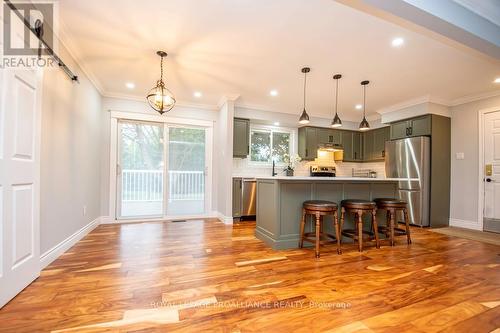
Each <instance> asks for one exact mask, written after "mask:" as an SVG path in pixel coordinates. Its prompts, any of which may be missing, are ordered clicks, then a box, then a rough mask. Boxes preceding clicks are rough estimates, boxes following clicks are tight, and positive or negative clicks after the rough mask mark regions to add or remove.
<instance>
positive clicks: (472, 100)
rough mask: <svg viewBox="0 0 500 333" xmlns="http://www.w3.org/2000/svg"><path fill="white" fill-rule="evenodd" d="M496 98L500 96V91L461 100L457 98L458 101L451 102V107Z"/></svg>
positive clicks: (461, 98)
mask: <svg viewBox="0 0 500 333" xmlns="http://www.w3.org/2000/svg"><path fill="white" fill-rule="evenodd" d="M496 96H500V89H499V90H495V91H490V92H487V93H481V94H475V95H469V96H464V97H460V98H457V99H454V100H453V101H451V103H450V104H449V106H457V105H461V104H466V103H470V102H475V101H479V100H482V99H485V98H491V97H496Z"/></svg>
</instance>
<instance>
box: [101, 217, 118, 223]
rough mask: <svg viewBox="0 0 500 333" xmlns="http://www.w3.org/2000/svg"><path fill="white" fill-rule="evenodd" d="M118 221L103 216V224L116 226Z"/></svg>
mask: <svg viewBox="0 0 500 333" xmlns="http://www.w3.org/2000/svg"><path fill="white" fill-rule="evenodd" d="M114 223H116V220H113V218H112V217H110V216H101V224H114Z"/></svg>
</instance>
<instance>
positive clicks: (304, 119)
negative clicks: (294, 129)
mask: <svg viewBox="0 0 500 333" xmlns="http://www.w3.org/2000/svg"><path fill="white" fill-rule="evenodd" d="M299 124H309V115H308V114H307V112H306V109H304V111H302V114H301V115H300V119H299Z"/></svg>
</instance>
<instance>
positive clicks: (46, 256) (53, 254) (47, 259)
mask: <svg viewBox="0 0 500 333" xmlns="http://www.w3.org/2000/svg"><path fill="white" fill-rule="evenodd" d="M101 220H102V217H98V218H96V219H95V220H93V221H91V222H90V223H89V224H87V225H86V226H84V227H83V228H81V229H80V230H77V231H76V232H75V233H74V234H72V235H71V236H69V237H68V238H66V239H65V240H63V241H62V242H60V243H59V244H57V245H56V246H54V247H53V248H51V249H50V250H48V251H46V252H45V253H43V254H42V255H41V256H40V270H43V269H44V268H45V267H47V266H48V265H50V264H51V263H52V262H53V261H54V260H56V259H57V258H59V257H60V256H61V254H63V253H64V252H66V251H67V250H68V249H69V248H71V247H72V246H73V245H75V244H76V243H78V241H79V240H81V239H82V238H83V237H85V236H86V235H87V234H88V233H90V232H91V231H92V230H94V229H95V228H97V226H98V225H99V224H101Z"/></svg>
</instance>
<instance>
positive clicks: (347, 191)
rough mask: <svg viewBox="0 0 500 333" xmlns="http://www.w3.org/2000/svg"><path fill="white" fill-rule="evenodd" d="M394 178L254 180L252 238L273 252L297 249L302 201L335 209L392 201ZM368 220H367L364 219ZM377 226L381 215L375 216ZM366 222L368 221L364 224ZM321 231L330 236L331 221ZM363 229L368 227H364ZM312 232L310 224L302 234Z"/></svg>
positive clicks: (347, 225) (348, 223)
mask: <svg viewBox="0 0 500 333" xmlns="http://www.w3.org/2000/svg"><path fill="white" fill-rule="evenodd" d="M398 181H401V179H396V178H354V177H307V176H304V177H300V176H298V177H285V176H276V177H257V225H256V230H255V236H256V237H257V238H259V239H260V240H262V241H264V242H265V243H266V244H268V245H269V246H271V247H272V248H273V249H290V248H297V247H298V243H299V226H300V219H301V214H302V203H303V202H304V201H306V200H328V201H333V202H336V203H337V204H338V205H339V218H340V202H341V201H342V200H344V199H367V200H372V199H374V198H377V197H378V198H380V197H385V198H394V197H397V196H398V193H397V183H398ZM366 218H368V217H366ZM377 218H378V219H379V221H382V223H381V224H384V223H385V221H386V219H385V215H384V212H380V213H378V214H377ZM367 221H368V220H367ZM323 223H324V224H323V227H324V229H325V230H326V231H327V232H329V233H333V221H332V219H331V217H326V218H325V222H323ZM365 225H366V227H368V226H369V223H365ZM352 226H353V224H352V217H351V216H346V222H345V226H344V228H352ZM309 231H312V223H310V222H308V223H307V225H306V232H309Z"/></svg>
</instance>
